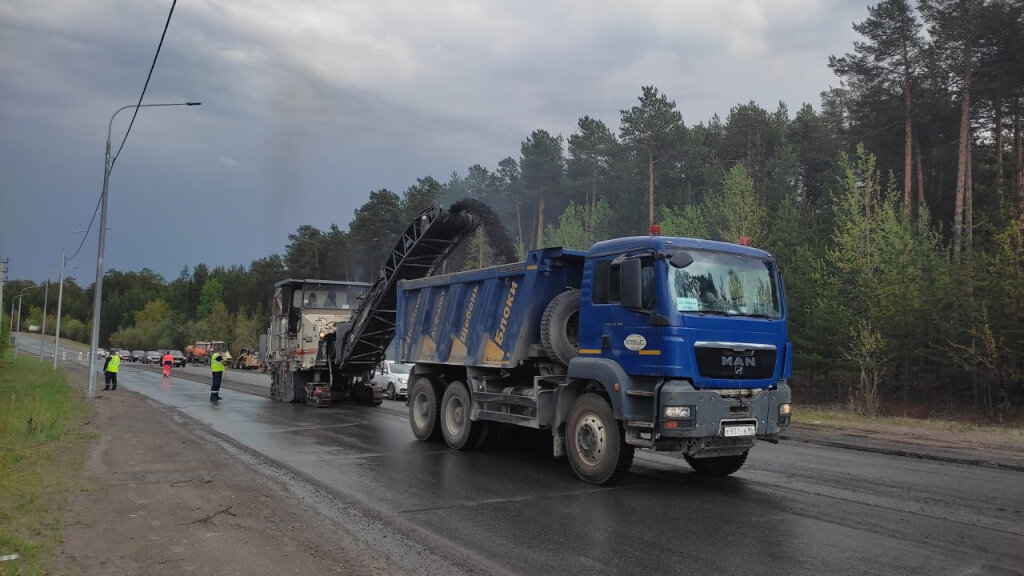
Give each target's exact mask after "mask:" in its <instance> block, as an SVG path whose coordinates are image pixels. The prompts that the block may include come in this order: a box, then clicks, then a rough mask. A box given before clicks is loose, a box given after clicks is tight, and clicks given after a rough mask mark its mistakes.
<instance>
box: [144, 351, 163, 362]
mask: <svg viewBox="0 0 1024 576" xmlns="http://www.w3.org/2000/svg"><path fill="white" fill-rule="evenodd" d="M161 356H163V354H162V353H161V352H160V351H158V350H150V351H149V352H146V364H159V363H160V357H161Z"/></svg>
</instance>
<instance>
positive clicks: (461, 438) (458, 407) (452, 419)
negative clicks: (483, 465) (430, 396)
mask: <svg viewBox="0 0 1024 576" xmlns="http://www.w3.org/2000/svg"><path fill="white" fill-rule="evenodd" d="M471 405H472V400H471V399H470V397H469V390H468V389H467V388H466V385H465V384H463V383H462V382H452V383H451V384H449V385H448V387H447V388H445V389H444V396H442V397H441V418H440V420H441V435H442V436H444V441H445V444H448V447H449V448H451V449H453V450H471V449H473V448H476V447H477V439H478V437H479V436H480V431H481V430H482V429H483V426H482V425H481V424H482V423H478V422H473V421H471V420H470V419H469V412H470V409H471Z"/></svg>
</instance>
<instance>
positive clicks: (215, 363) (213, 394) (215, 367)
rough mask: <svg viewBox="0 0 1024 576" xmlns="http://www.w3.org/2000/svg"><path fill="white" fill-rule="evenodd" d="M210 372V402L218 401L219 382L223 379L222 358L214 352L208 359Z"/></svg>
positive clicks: (218, 353)
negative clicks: (211, 381)
mask: <svg viewBox="0 0 1024 576" xmlns="http://www.w3.org/2000/svg"><path fill="white" fill-rule="evenodd" d="M210 371H211V372H212V373H213V386H210V402H217V401H219V400H220V381H221V379H222V378H223V377H224V356H222V355H221V353H220V352H214V353H213V356H211V357H210Z"/></svg>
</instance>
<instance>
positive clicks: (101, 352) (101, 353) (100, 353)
mask: <svg viewBox="0 0 1024 576" xmlns="http://www.w3.org/2000/svg"><path fill="white" fill-rule="evenodd" d="M96 355H97V356H99V357H100V358H106V357H107V351H106V350H105V349H103V348H97V349H96Z"/></svg>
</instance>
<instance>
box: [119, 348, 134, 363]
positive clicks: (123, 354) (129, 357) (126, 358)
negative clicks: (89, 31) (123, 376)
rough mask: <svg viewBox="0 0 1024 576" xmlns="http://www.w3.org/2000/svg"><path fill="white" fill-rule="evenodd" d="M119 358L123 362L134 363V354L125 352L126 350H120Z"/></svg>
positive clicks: (128, 351)
mask: <svg viewBox="0 0 1024 576" xmlns="http://www.w3.org/2000/svg"><path fill="white" fill-rule="evenodd" d="M117 357H118V358H120V359H121V361H122V362H131V361H132V353H131V351H130V350H124V349H121V350H118V351H117Z"/></svg>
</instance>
